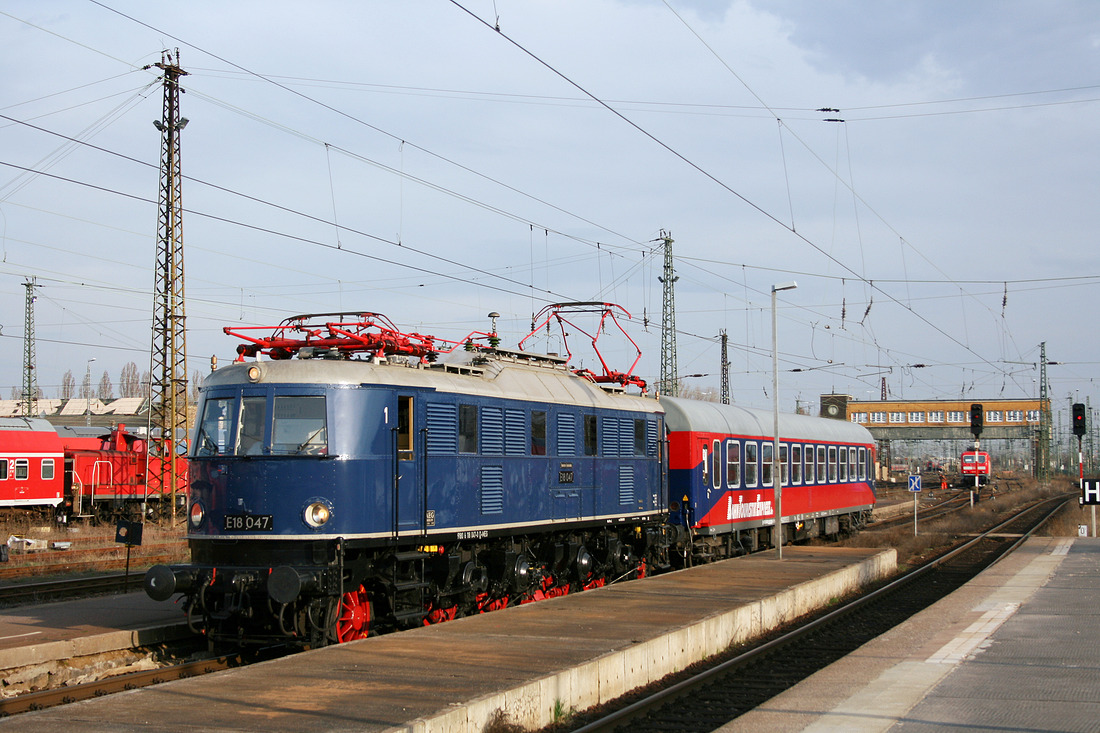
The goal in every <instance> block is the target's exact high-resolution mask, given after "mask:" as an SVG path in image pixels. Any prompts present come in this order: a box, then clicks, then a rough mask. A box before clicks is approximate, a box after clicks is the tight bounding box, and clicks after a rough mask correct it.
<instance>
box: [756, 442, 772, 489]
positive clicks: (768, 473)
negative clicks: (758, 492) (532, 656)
mask: <svg viewBox="0 0 1100 733" xmlns="http://www.w3.org/2000/svg"><path fill="white" fill-rule="evenodd" d="M760 453H761V456H762V458H761V461H760V483H761V484H762V485H763V486H771V485H772V463H773V461H772V456H773V455H774V453H775V446H774V445H773V444H771V443H764V444H763V445H762V446H761V447H760Z"/></svg>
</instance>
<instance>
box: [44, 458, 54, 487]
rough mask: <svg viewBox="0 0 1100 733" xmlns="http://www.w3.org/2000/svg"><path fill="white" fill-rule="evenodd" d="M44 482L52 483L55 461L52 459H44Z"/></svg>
mask: <svg viewBox="0 0 1100 733" xmlns="http://www.w3.org/2000/svg"><path fill="white" fill-rule="evenodd" d="M42 480H43V481H52V480H53V459H52V458H43V459H42Z"/></svg>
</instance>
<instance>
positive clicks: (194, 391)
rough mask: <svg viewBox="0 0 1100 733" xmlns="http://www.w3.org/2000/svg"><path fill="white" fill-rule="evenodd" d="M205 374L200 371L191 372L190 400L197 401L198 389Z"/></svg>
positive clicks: (200, 387)
mask: <svg viewBox="0 0 1100 733" xmlns="http://www.w3.org/2000/svg"><path fill="white" fill-rule="evenodd" d="M205 378H206V377H205V375H204V374H203V373H202V372H191V401H192V402H198V401H199V390H200V389H202V382H203V380H204V379H205Z"/></svg>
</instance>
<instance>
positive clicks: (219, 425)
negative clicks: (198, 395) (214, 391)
mask: <svg viewBox="0 0 1100 733" xmlns="http://www.w3.org/2000/svg"><path fill="white" fill-rule="evenodd" d="M234 401H235V400H234V398H232V397H219V398H217V399H208V400H207V401H206V402H205V403H204V404H203V408H202V420H201V421H200V422H199V432H198V433H196V435H195V446H194V448H193V450H194V455H196V456H216V455H219V454H225V453H228V452H229V441H230V440H231V439H232V433H230V432H229V431H230V428H231V427H232V424H233V411H232V410H233V403H234Z"/></svg>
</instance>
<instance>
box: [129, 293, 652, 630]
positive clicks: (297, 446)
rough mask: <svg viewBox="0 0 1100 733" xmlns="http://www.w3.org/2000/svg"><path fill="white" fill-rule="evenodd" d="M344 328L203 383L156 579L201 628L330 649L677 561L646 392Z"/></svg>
mask: <svg viewBox="0 0 1100 733" xmlns="http://www.w3.org/2000/svg"><path fill="white" fill-rule="evenodd" d="M368 315H369V316H372V317H373V316H374V315H375V314H368ZM327 318H329V321H330V323H329V325H331V322H332V320H333V319H332V317H331V316H329V317H327ZM307 319H308V317H301V318H300V319H298V320H295V319H291V320H292V322H294V323H295V324H297V325H296V326H294V328H295V329H296V330H297V331H298V332H299V333H300V332H301V331H302V329H303V328H304V326H303V324H304V323H305V322H306V320H307ZM314 320H316V319H314ZM337 320H339V319H337ZM345 320H346V319H345ZM326 328H328V330H329V331H333V330H334V331H336V332H340V331H341V330H344V331H346V330H347V327H346V326H345V327H340V326H337V327H336V328H335V329H331V328H329V327H328V326H326ZM306 330H307V331H308V330H309V329H308V328H306ZM355 335H356V336H357V337H359V338H360V341H362V338H363V330H362V329H357V330H356V333H355ZM348 338H349V335H348V333H346V332H344V333H337V334H336V335H335V336H332V337H331V338H327V337H326V338H324V339H312V340H311V339H308V338H307V339H298V340H297V342H296V344H295V346H294V347H293V349H288V346H287V345H288V343H289V342H288V341H286V340H285V339H284V340H281V339H279V338H273V339H266V340H262V344H260V345H258V346H256V347H253V348H252V349H251V352H255V351H263V352H265V353H268V354H269V355H270V356H274V357H276V358H275V359H273V360H268V361H256V362H244V361H240V362H238V363H234V364H233V365H231V366H230V367H228V368H223V369H219V370H217V371H215V372H214V373H213V374H212V375H211V376H210V377H209V378H208V379H207V380H206V381H205V382H204V384H203V391H202V398H201V400H200V403H199V406H198V420H197V425H196V429H195V433H194V438H193V441H192V447H191V454H190V459H191V480H192V485H191V495H190V501H191V504H190V512H189V516H188V523H189V527H188V530H189V531H188V540H189V544H190V547H191V554H192V564H190V565H185V566H173V567H167V566H158V567H156V568H154V569H152V570H150V572H149V573H148V574H147V577H146V590H147V592H148V593H149V594H150V595H151V596H152V597H154V598H158V599H167V598H169V597H170V596H172V595H173V594H175V593H183V594H184V595H185V596H186V600H185V606H186V609H187V612H188V617H189V619H190V620H191V623H192V624H193V626H194V628H195V630H196V631H202V632H203V633H206V634H207V635H208V636H210V637H211V638H212V639H217V638H231V639H234V640H238V639H245V640H248V641H262V640H265V639H270V638H273V637H280V638H286V637H292V638H295V639H298V640H299V641H300V642H302V643H307V644H310V645H320V644H324V643H330V642H339V641H346V640H349V639H355V638H360V637H362V636H365V635H367V634H368V633H369V632H370V631H371V630H372V629H373V628H389V627H399V626H403V625H412V624H420V623H425V622H434V621H440V620H446V619H448V618H453V617H455V616H456V615H463V614H467V613H471V612H477V611H481V610H488V609H493V608H500V607H503V606H505V605H509V604H513V603H517V602H523V601H527V600H537V599H540V598H544V597H548V596H554V595H561V594H564V593H568V592H569V591H570V590H579V589H583V588H586V587H593V586H596V585H602V584H603V583H605V582H607V581H608V580H611V579H614V578H617V577H621V576H627V575H640V574H644V573H645V572H646V569H647V568H648V567H652V566H654V565H657V566H663V565H667V564H668V559H667V546H668V542H667V539H666V538H665V534H666V532H665V531H664V530H663V529H662V527H661V522H660V519H661V518H662V517H663V516H664V515H665V513H666V510H667V506H666V498H665V497H666V495H667V492H666V491H665V489H664V480H665V475H666V473H665V471H664V466H663V463H664V458H663V453H662V450H661V448H662V439H663V435H664V428H663V423H662V414H661V410H660V405H659V403H658V402H657V401H656V400H653V399H646V398H644V397H642V396H638V395H631V394H627V393H626V392H625V390H624V389H623V388H622V387H621V386H610V387H609V386H606V385H600V384H597V383H596V382H594V381H593V380H591V379H586V378H582V377H579V376H577V375H575V374H573V373H572V372H571V371H570V370H569V369H568V368H567V367H566V363H565V362H566V360H565V359H564V358H559V357H553V356H534V355H530V354H527V353H524V352H518V351H507V350H502V349H497V348H474V349H473V350H472V351H470V352H462V353H463V354H464V355H465V357H466V358H464V359H462V360H461V361H459V362H458V363H440V362H434V363H433V362H432V361H430V359H431V358H432V357H433V355H434V353H435V352H434V351H433V350H432V349H431V348H430V346H437V345H438V344H437V343H434V342H433V343H431V344H430V345H429V348H425V349H415V348H410V349H403V348H402V347H401V346H400V345H398V344H396V343H393V342H392V341H393V339H390V340H389V342H387V343H383V344H382V345H380V346H379V345H377V344H376V343H375V341H376V340H378V339H377V338H376V335H374V336H372V337H371V339H370V346H369V347H367V346H364V345H363V344H362V343H359V345H358V347H356V346H355V345H354V344H350V345H349V344H348V343H347V342H348ZM427 338H429V339H430V337H427ZM381 341H384V342H385V341H387V339H384V338H383V339H381ZM306 343H310V344H313V345H310V346H304V345H303V344H306ZM376 347H377V348H376ZM280 350H281V351H280ZM364 350H366V351H368V353H369V356H368V357H367V358H347V357H348V356H349V353H356V352H359V353H362V351H364ZM243 351H244V352H245V353H250V348H249V347H247V346H246V347H245V348H244V349H243ZM291 351H296V355H297V357H298V358H294V359H289V358H279V357H285V356H289V355H290V353H291ZM421 353H423V356H421V357H418V356H417V355H418V354H421Z"/></svg>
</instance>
